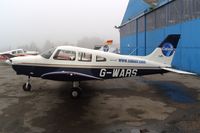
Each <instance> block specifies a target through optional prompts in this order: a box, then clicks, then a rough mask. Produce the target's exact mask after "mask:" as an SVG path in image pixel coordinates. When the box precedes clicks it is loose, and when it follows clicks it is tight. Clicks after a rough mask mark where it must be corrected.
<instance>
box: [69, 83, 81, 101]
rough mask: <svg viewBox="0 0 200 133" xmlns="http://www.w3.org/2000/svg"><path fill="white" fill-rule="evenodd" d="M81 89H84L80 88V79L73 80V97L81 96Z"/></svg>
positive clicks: (71, 93)
mask: <svg viewBox="0 0 200 133" xmlns="http://www.w3.org/2000/svg"><path fill="white" fill-rule="evenodd" d="M81 91H82V89H81V88H80V82H78V81H75V82H73V87H72V89H71V92H70V95H71V98H73V99H77V98H79V97H80V95H81Z"/></svg>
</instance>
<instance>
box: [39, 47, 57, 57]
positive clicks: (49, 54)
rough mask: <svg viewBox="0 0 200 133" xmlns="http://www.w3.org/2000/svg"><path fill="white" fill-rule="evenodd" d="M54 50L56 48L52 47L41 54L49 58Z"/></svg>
mask: <svg viewBox="0 0 200 133" xmlns="http://www.w3.org/2000/svg"><path fill="white" fill-rule="evenodd" d="M54 51H55V48H52V49H50V50H48V51H46V52H44V53H43V54H41V56H42V57H44V58H46V59H49V58H50V57H51V55H52V54H53V52H54Z"/></svg>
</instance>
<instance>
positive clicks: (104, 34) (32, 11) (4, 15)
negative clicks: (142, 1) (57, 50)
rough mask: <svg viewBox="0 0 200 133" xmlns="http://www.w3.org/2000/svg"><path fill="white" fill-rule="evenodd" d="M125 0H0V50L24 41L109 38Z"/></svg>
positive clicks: (69, 41) (115, 35)
mask: <svg viewBox="0 0 200 133" xmlns="http://www.w3.org/2000/svg"><path fill="white" fill-rule="evenodd" d="M127 4H128V0H71V1H69V0H0V51H3V50H7V49H14V48H18V47H20V46H25V45H32V44H34V45H36V46H38V47H39V48H42V47H44V45H45V44H46V43H47V42H48V41H49V42H51V43H53V44H58V45H63V44H69V45H76V44H78V43H79V42H80V41H81V40H84V38H98V39H97V40H102V41H106V40H107V39H113V40H114V43H115V44H118V43H119V31H118V30H116V29H115V28H114V26H115V25H117V26H119V25H120V23H121V21H122V18H123V15H124V12H125V10H126V6H127Z"/></svg>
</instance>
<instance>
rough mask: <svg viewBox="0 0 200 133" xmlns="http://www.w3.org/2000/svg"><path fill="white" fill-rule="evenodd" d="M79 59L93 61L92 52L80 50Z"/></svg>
mask: <svg viewBox="0 0 200 133" xmlns="http://www.w3.org/2000/svg"><path fill="white" fill-rule="evenodd" d="M78 61H85V62H91V61H92V54H90V53H85V52H79V53H78Z"/></svg>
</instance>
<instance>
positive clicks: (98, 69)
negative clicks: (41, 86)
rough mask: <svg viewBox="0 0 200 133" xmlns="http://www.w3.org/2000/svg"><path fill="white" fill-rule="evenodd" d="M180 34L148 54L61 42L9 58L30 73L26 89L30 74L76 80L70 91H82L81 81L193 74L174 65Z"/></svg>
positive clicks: (22, 71) (21, 71) (74, 94)
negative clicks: (31, 52) (48, 48)
mask: <svg viewBox="0 0 200 133" xmlns="http://www.w3.org/2000/svg"><path fill="white" fill-rule="evenodd" d="M179 39H180V35H179V34H172V35H168V36H167V37H166V39H165V40H164V41H163V42H162V43H161V44H160V45H159V46H158V47H157V48H156V49H155V50H154V51H153V52H152V53H151V54H150V55H147V56H130V55H119V54H115V53H109V52H103V51H98V50H92V49H86V48H80V47H74V46H58V47H57V48H53V49H50V50H48V51H46V52H44V53H43V54H41V55H37V56H25V57H15V58H11V59H10V60H8V61H7V63H10V64H11V65H12V67H13V69H14V70H15V71H16V73H17V74H18V75H26V76H28V81H27V82H26V83H25V84H24V85H23V89H24V91H30V90H31V84H30V77H40V78H42V79H49V80H56V81H72V82H73V87H72V89H71V92H70V95H71V97H72V98H78V97H79V96H80V94H81V88H80V81H85V80H104V79H113V78H125V77H134V76H143V75H150V74H163V73H166V72H170V71H172V72H176V73H182V74H191V73H189V72H185V71H180V70H176V69H172V68H171V62H172V59H173V57H174V54H175V49H176V48H177V44H178V42H179Z"/></svg>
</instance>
